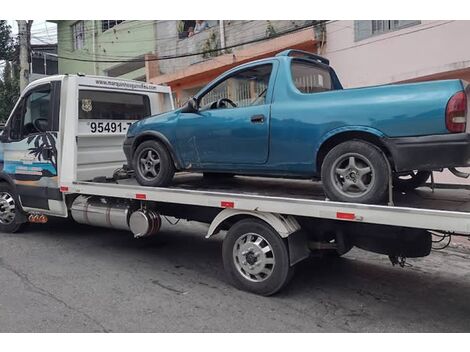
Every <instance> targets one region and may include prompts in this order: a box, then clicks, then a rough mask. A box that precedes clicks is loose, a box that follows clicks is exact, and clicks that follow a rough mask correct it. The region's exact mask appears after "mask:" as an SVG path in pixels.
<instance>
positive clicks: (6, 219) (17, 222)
mask: <svg viewBox="0 0 470 352" xmlns="http://www.w3.org/2000/svg"><path fill="white" fill-rule="evenodd" d="M22 218H24V216H23V213H22V211H21V208H20V206H19V201H18V196H17V195H16V192H15V190H14V188H13V187H12V186H11V185H9V184H8V183H6V182H2V183H0V232H3V233H14V232H18V231H20V230H21V228H22V227H23V225H24V221H21V219H22Z"/></svg>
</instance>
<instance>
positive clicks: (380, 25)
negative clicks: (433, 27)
mask: <svg viewBox="0 0 470 352" xmlns="http://www.w3.org/2000/svg"><path fill="white" fill-rule="evenodd" d="M420 23H421V21H417V20H373V21H354V32H355V33H354V34H355V40H356V41H359V40H363V39H367V38H370V37H373V36H375V35H380V34H384V33H388V32H392V31H396V30H399V29H402V28H406V27H409V26H414V25H417V24H420Z"/></svg>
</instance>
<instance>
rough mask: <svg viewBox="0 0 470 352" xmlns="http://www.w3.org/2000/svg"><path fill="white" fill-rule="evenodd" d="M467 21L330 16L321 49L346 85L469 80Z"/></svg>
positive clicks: (469, 52) (469, 26)
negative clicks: (357, 18)
mask: <svg viewBox="0 0 470 352" xmlns="http://www.w3.org/2000/svg"><path fill="white" fill-rule="evenodd" d="M468 33H470V21H419V20H413V21H410V20H407V21H397V20H380V21H376V20H374V21H331V22H330V23H328V24H327V25H326V43H325V45H324V46H323V47H322V49H321V54H322V55H324V56H326V57H328V58H329V59H330V61H331V65H332V66H333V67H334V68H335V70H336V72H337V73H338V76H339V78H340V80H341V82H342V83H343V85H344V86H345V87H347V88H351V87H360V86H370V85H377V84H386V83H397V82H417V81H425V80H434V79H453V78H459V79H464V80H467V81H470V46H469V45H466V43H467V42H468Z"/></svg>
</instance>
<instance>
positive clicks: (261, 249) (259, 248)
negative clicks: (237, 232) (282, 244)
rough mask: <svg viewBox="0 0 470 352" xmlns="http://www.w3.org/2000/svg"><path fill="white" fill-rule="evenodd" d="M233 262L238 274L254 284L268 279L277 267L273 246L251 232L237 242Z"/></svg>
mask: <svg viewBox="0 0 470 352" xmlns="http://www.w3.org/2000/svg"><path fill="white" fill-rule="evenodd" d="M233 261H234V263H235V267H236V268H237V270H238V272H239V273H240V274H241V275H242V276H243V277H244V278H245V279H247V280H249V281H253V282H261V281H264V280H266V279H268V278H269V277H270V276H271V275H272V273H273V270H274V266H275V265H276V261H275V257H274V252H273V249H272V247H271V244H270V243H269V242H268V241H267V240H266V239H265V238H264V237H263V236H261V235H259V234H257V233H251V232H250V233H247V234H244V235H243V236H241V237H240V238H239V239H238V240H237V241H236V242H235V245H234V247H233Z"/></svg>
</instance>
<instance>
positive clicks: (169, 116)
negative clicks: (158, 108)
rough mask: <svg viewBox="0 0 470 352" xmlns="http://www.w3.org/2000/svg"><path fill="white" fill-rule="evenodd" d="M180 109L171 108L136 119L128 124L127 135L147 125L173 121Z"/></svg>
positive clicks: (133, 133)
mask: <svg viewBox="0 0 470 352" xmlns="http://www.w3.org/2000/svg"><path fill="white" fill-rule="evenodd" d="M180 111H181V109H176V110H171V111H167V112H163V113H160V114H157V115H152V116H149V117H146V118H144V119H142V120H140V121H137V122H135V123H133V124H132V125H131V126H129V129H128V131H127V136H132V135H135V134H136V133H138V132H139V131H140V130H141V129H145V128H147V127H148V126H156V125H159V124H164V123H168V122H170V121H173V120H175V119H176V117H177V116H178V115H179V113H180Z"/></svg>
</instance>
